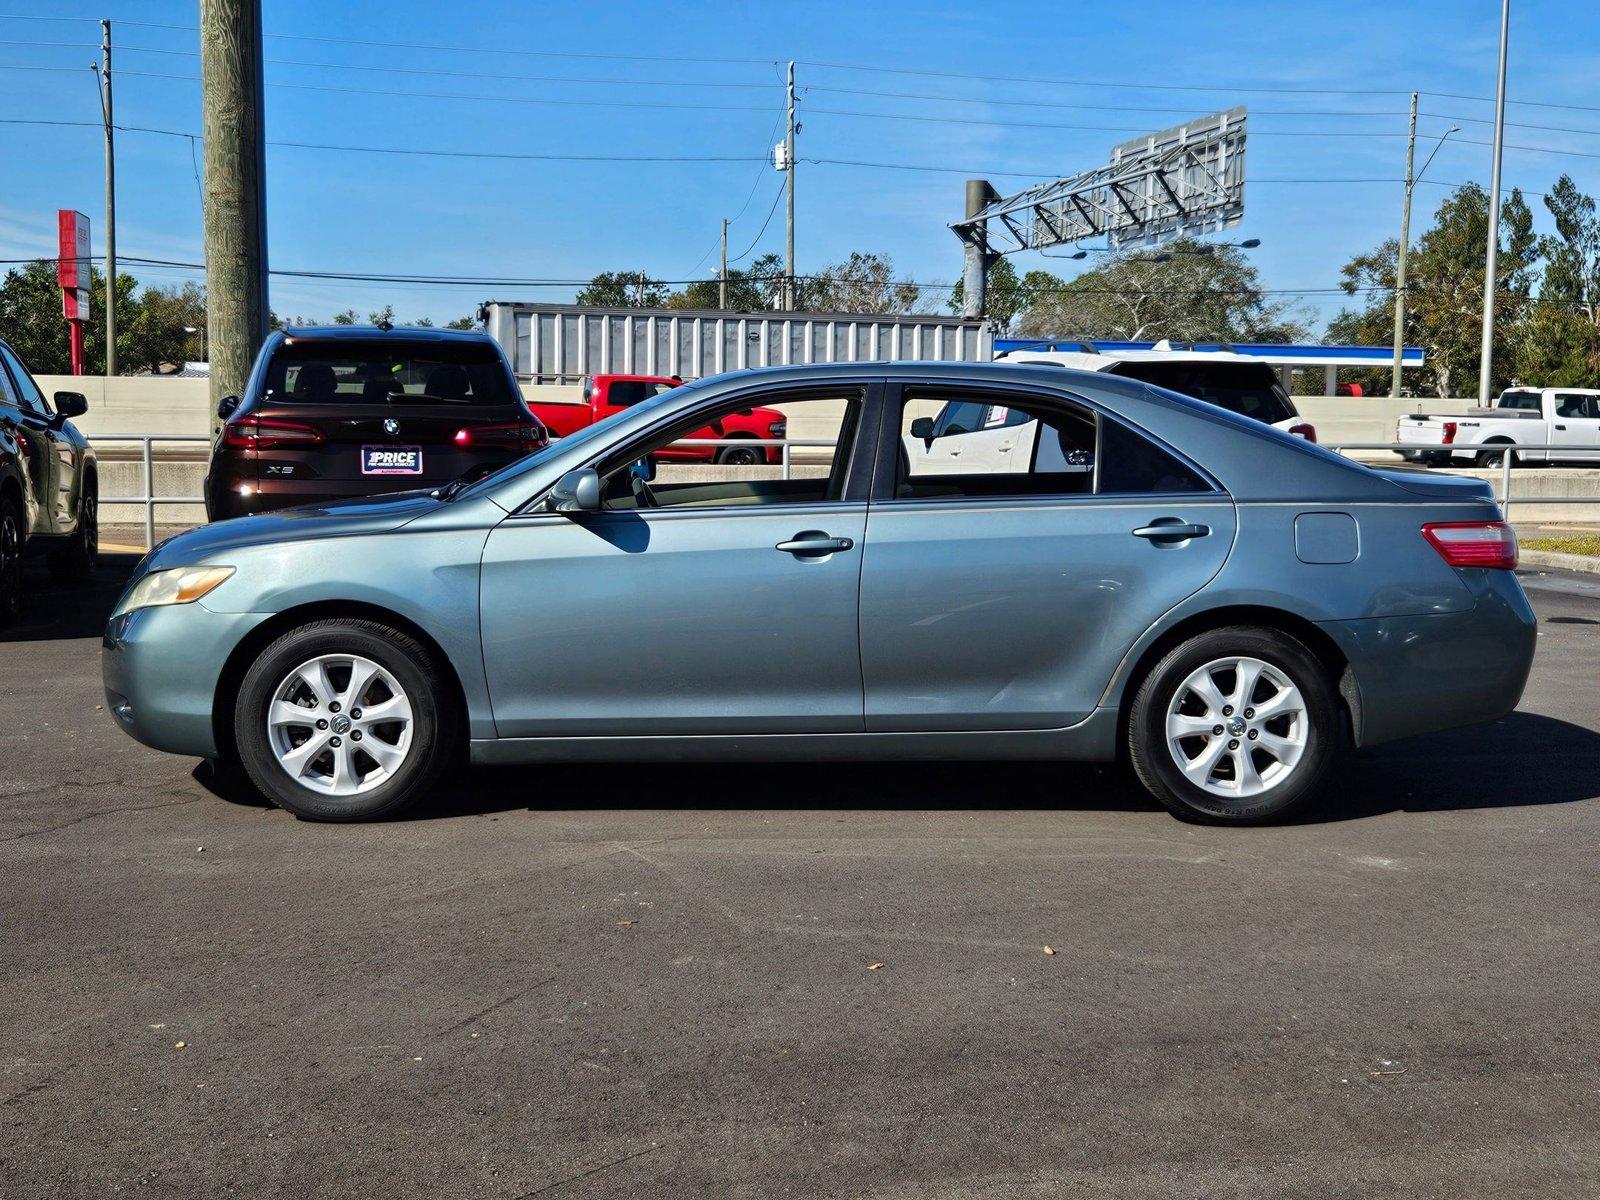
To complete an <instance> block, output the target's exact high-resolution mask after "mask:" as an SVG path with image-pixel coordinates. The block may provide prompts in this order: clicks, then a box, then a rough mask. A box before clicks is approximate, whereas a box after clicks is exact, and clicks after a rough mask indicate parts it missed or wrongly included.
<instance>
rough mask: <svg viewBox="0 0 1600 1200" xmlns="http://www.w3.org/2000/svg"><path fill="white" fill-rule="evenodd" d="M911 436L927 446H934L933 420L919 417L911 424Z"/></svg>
mask: <svg viewBox="0 0 1600 1200" xmlns="http://www.w3.org/2000/svg"><path fill="white" fill-rule="evenodd" d="M911 436H912V437H914V438H921V439H922V442H923V444H924V445H926V446H932V445H933V418H932V417H918V418H916V420H914V421H912V422H911Z"/></svg>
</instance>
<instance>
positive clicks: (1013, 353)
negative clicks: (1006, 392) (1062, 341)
mask: <svg viewBox="0 0 1600 1200" xmlns="http://www.w3.org/2000/svg"><path fill="white" fill-rule="evenodd" d="M995 361H996V362H1009V363H1039V364H1054V365H1056V366H1062V367H1075V368H1077V369H1078V370H1080V371H1109V370H1110V369H1111V368H1112V367H1116V366H1120V365H1121V364H1123V363H1130V362H1141V363H1142V362H1154V363H1167V362H1170V363H1183V364H1184V365H1186V366H1187V365H1190V364H1193V363H1202V364H1214V363H1227V364H1229V365H1230V366H1231V365H1234V364H1237V363H1255V364H1256V365H1257V366H1262V367H1266V368H1267V369H1268V370H1271V369H1272V368H1271V365H1270V364H1268V363H1265V362H1262V360H1261V359H1260V357H1258V356H1256V355H1250V354H1239V353H1237V352H1235V351H1232V350H1119V351H1116V352H1115V353H1110V354H1106V353H1101V352H1098V351H1096V352H1094V353H1090V352H1088V351H1079V350H1006V351H1003V352H1002V353H1000V354H998V355H996V356H995Z"/></svg>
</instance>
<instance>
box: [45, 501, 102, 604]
mask: <svg viewBox="0 0 1600 1200" xmlns="http://www.w3.org/2000/svg"><path fill="white" fill-rule="evenodd" d="M99 558H100V498H99V495H98V493H97V492H96V490H95V485H94V483H93V482H92V481H86V482H85V483H84V489H83V497H82V499H80V500H79V501H78V528H77V529H76V530H75V531H74V532H73V534H72V539H71V540H70V541H69V542H68V543H67V544H66V545H65V546H63V547H62V548H61V549H60V550H58V551H56V553H55V554H54V555H52V556H51V558H50V573H51V574H52V575H53V576H55V578H56V579H58V580H64V581H70V582H81V581H83V580H85V579H87V578H89V576H90V575H92V574H93V573H94V565H95V563H96V562H97V561H99Z"/></svg>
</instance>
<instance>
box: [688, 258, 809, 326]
mask: <svg viewBox="0 0 1600 1200" xmlns="http://www.w3.org/2000/svg"><path fill="white" fill-rule="evenodd" d="M782 282H783V259H782V258H780V257H779V256H778V255H776V254H763V255H761V256H760V257H759V258H757V259H754V260H753V261H752V262H751V263H750V265H749V267H746V268H739V267H729V268H728V309H729V311H731V312H760V311H761V310H763V309H768V308H771V307H772V302H773V299H774V298H775V297H776V296H777V294H778V288H779V287H780V285H781V284H782ZM667 307H668V308H713V309H714V308H721V307H722V290H721V285H720V283H719V282H718V281H717V280H715V279H701V280H696V281H695V282H694V283H691V284H689V285H688V286H687V287H685V288H684V289H683V290H682V291H681V292H674V293H673V294H672V295H671V296H669V297H668V298H667Z"/></svg>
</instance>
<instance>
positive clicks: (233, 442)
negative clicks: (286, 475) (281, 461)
mask: <svg viewBox="0 0 1600 1200" xmlns="http://www.w3.org/2000/svg"><path fill="white" fill-rule="evenodd" d="M324 440H325V439H324V438H323V436H322V430H320V429H318V428H317V427H316V426H315V425H306V424H304V423H302V422H300V421H280V420H278V419H277V418H275V417H256V416H249V417H240V418H238V419H237V420H233V421H229V422H228V423H227V424H226V425H224V426H223V427H222V444H223V445H224V446H227V447H228V448H229V449H232V450H285V449H301V448H304V447H307V446H320V445H321V444H322V443H323V441H324Z"/></svg>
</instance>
